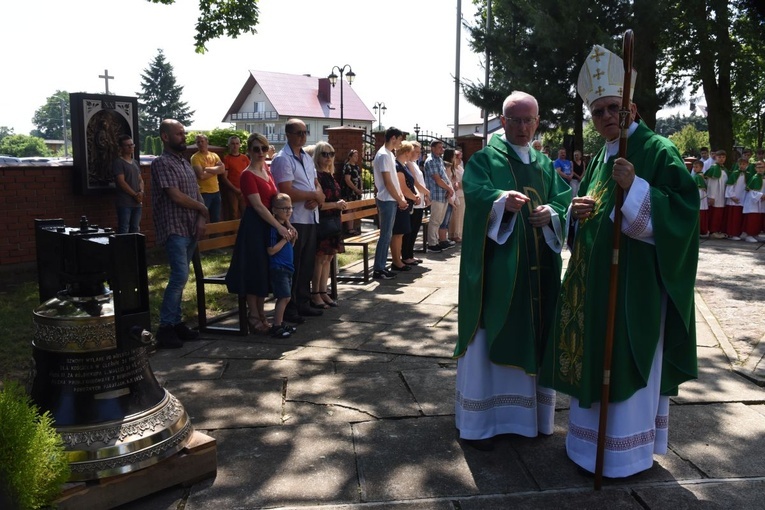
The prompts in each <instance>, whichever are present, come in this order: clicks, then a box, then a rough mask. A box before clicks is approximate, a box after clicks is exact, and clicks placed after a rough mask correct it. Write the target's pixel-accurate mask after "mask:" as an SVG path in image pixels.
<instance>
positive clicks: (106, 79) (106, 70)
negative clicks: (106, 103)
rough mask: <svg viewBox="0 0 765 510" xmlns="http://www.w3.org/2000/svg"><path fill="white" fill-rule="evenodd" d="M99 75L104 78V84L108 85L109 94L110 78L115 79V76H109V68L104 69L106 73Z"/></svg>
mask: <svg viewBox="0 0 765 510" xmlns="http://www.w3.org/2000/svg"><path fill="white" fill-rule="evenodd" d="M98 77H99V78H103V79H104V84H105V86H106V94H107V95H108V94H109V80H113V79H114V76H109V70H108V69H104V74H99V75H98Z"/></svg>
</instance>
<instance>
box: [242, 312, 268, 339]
mask: <svg viewBox="0 0 765 510" xmlns="http://www.w3.org/2000/svg"><path fill="white" fill-rule="evenodd" d="M247 324H248V325H249V328H250V333H252V334H254V335H263V334H265V333H268V331H269V327H268V326H267V325H266V324H267V323H264V322H263V321H262V320H260V318H257V317H253V316H252V315H249V316H247Z"/></svg>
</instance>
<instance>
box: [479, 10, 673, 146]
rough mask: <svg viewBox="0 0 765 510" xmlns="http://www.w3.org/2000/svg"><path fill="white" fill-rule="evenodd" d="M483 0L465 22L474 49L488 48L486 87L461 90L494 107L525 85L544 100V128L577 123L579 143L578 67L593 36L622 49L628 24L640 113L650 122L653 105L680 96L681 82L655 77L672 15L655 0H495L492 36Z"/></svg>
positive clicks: (567, 127)
mask: <svg viewBox="0 0 765 510" xmlns="http://www.w3.org/2000/svg"><path fill="white" fill-rule="evenodd" d="M480 3H481V5H480V6H479V9H478V14H477V19H476V23H475V25H472V26H468V30H469V33H470V34H471V37H472V41H471V46H472V47H473V49H474V50H475V51H477V52H485V49H486V48H487V47H488V48H489V50H490V54H491V59H492V60H491V69H490V83H489V86H488V87H485V86H484V85H483V84H474V83H466V84H465V85H464V90H465V94H466V97H467V98H468V100H469V101H471V102H472V103H473V104H475V105H477V106H479V107H481V108H484V109H487V111H489V112H498V111H499V109H500V105H501V102H502V99H503V98H504V97H505V96H506V95H507V94H508V93H509V92H510V91H512V90H516V89H521V90H525V91H527V92H529V93H531V94H533V95H534V96H535V97H536V98H537V100H538V101H539V107H540V116H541V117H542V120H543V124H542V126H541V128H540V129H541V130H542V131H544V130H545V129H549V128H554V127H561V128H563V129H564V130H573V132H574V145H575V146H576V147H582V146H583V131H582V125H583V121H584V109H583V103H582V100H581V98H580V97H579V95H578V94H577V91H576V82H577V78H578V75H579V69H580V68H581V65H582V62H584V59H585V58H586V56H587V54H588V53H589V51H590V49H591V48H592V46H593V45H594V44H602V45H605V46H607V47H608V48H609V49H611V50H612V51H615V52H616V53H617V54H620V53H621V40H622V36H623V34H624V30H625V29H626V28H633V29H634V31H635V41H636V46H637V47H636V49H635V55H636V56H638V55H639V58H637V59H636V61H635V64H636V65H639V66H640V67H638V79H639V82H638V84H637V86H636V91H635V101H636V102H637V103H638V104H639V105H640V106H641V108H640V111H641V115H642V116H643V118H644V119H646V120H647V121H649V122H648V123H649V126H650V127H653V125H654V122H655V118H656V111H657V110H658V109H659V108H660V107H661V106H663V105H665V104H667V103H669V102H673V101H677V97H678V96H679V93H678V92H677V86H676V85H674V84H670V85H669V86H668V87H665V88H663V89H662V88H660V87H659V83H658V82H659V72H658V71H657V64H656V61H657V59H658V55H659V54H660V53H661V51H662V49H663V48H662V46H661V42H662V41H664V40H666V39H667V38H668V37H667V35H666V33H667V30H668V21H667V19H666V16H665V15H664V14H663V13H664V11H663V10H662V9H657V8H656V7H655V5H654V2H651V1H649V0H635V1H627V0H536V1H532V0H495V1H493V2H492V22H493V28H492V30H491V33H490V34H489V35H488V37H487V35H486V33H485V32H486V30H485V24H486V23H485V20H486V8H485V6H486V0H481V2H480ZM649 4H650V5H649ZM651 6H653V7H654V10H653V11H652V10H651V8H650V7H651ZM654 11H660V12H658V13H657V12H654ZM641 20H642V21H641ZM628 23H629V24H628ZM641 40H642V41H643V42H642V43H641V42H640V41H641Z"/></svg>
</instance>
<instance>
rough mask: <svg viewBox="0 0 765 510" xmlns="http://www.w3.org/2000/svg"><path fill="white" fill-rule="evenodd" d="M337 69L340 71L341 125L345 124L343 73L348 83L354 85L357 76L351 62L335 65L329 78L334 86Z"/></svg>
mask: <svg viewBox="0 0 765 510" xmlns="http://www.w3.org/2000/svg"><path fill="white" fill-rule="evenodd" d="M346 68H348V72H345V69H346ZM335 69H337V72H338V73H340V125H341V126H342V125H343V122H344V119H343V73H345V79H346V80H348V85H353V79H354V78H356V73H354V72H353V69H351V66H350V65H349V64H345V65H344V66H343V67H339V66H334V67H332V74H330V75H329V76H328V77H327V78H329V82H330V83H331V84H332V87H334V86H335V83H337V75H336V74H335Z"/></svg>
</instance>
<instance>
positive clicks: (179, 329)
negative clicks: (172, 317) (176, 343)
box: [173, 322, 199, 342]
mask: <svg viewBox="0 0 765 510" xmlns="http://www.w3.org/2000/svg"><path fill="white" fill-rule="evenodd" d="M173 329H175V334H176V335H178V338H180V339H181V340H183V341H184V342H189V341H191V340H196V339H198V338H199V331H194V330H192V329H189V327H188V326H187V325H186V324H184V323H183V322H179V323H178V324H176V325H175V326H173Z"/></svg>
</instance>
